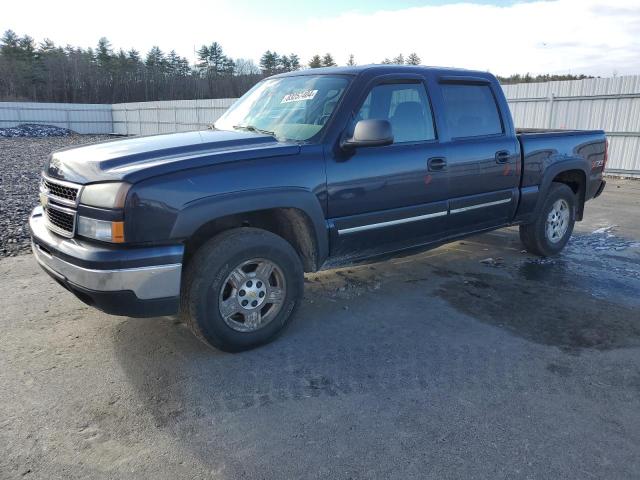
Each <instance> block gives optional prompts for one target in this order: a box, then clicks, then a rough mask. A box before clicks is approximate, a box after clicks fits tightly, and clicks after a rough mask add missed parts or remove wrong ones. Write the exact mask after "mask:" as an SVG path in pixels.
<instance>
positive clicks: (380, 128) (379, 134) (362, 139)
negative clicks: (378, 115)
mask: <svg viewBox="0 0 640 480" xmlns="http://www.w3.org/2000/svg"><path fill="white" fill-rule="evenodd" d="M392 143H393V132H392V131H391V124H390V123H389V121H388V120H379V119H371V120H360V121H359V122H358V123H356V127H355V129H354V130H353V137H351V138H347V139H345V140H343V141H342V145H341V146H342V148H346V149H350V148H358V147H383V146H385V145H391V144H392Z"/></svg>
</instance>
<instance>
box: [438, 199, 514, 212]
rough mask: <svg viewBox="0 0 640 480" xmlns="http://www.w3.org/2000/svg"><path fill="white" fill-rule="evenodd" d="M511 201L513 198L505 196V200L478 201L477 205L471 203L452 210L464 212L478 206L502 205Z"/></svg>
mask: <svg viewBox="0 0 640 480" xmlns="http://www.w3.org/2000/svg"><path fill="white" fill-rule="evenodd" d="M509 202H511V198H505V199H504V200H496V201H495V202H487V203H477V204H475V205H469V206H468V207H462V208H455V209H453V210H451V213H462V212H467V211H469V210H475V209H476V208H484V207H492V206H494V205H501V204H503V203H509Z"/></svg>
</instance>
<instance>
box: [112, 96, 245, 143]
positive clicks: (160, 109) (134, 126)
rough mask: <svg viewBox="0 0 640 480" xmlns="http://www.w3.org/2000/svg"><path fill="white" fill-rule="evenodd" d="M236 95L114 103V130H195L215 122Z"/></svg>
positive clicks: (143, 132)
mask: <svg viewBox="0 0 640 480" xmlns="http://www.w3.org/2000/svg"><path fill="white" fill-rule="evenodd" d="M235 100H236V99H235V98H218V99H212V100H175V101H168V102H137V103H116V104H114V105H112V106H111V107H113V110H112V111H113V133H117V134H120V135H153V134H156V133H171V132H183V131H185V130H198V129H202V128H206V127H207V126H208V125H211V124H212V123H214V122H215V121H216V120H217V119H218V118H220V116H222V114H223V113H224V112H225V110H226V109H227V108H229V107H230V106H231V104H232V103H233V102H234V101H235Z"/></svg>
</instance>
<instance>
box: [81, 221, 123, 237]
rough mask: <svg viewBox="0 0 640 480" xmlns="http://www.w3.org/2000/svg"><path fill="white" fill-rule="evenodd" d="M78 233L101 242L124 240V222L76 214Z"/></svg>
mask: <svg viewBox="0 0 640 480" xmlns="http://www.w3.org/2000/svg"><path fill="white" fill-rule="evenodd" d="M78 235H82V236H83V237H88V238H94V239H96V240H101V241H103V242H112V243H122V242H124V222H110V221H108V220H96V219H95V218H87V217H81V216H78Z"/></svg>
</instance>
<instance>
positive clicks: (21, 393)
mask: <svg viewBox="0 0 640 480" xmlns="http://www.w3.org/2000/svg"><path fill="white" fill-rule="evenodd" d="M0 278H1V279H2V280H1V281H0V312H1V313H0V328H1V329H2V335H0V383H1V385H2V388H1V389H0V478H154V479H159V478H223V479H226V478H228V479H232V478H251V479H254V478H264V479H285V478H340V479H342V478H344V479H347V478H384V479H388V478H398V479H406V478H437V479H447V478H451V479H459V478H475V479H480V478H487V479H492V480H495V479H500V478H535V479H538V478H566V479H570V478H575V479H588V478H607V479H611V478H638V477H640V295H639V294H640V181H631V180H610V182H609V185H608V187H607V189H606V190H605V192H604V194H603V196H602V197H601V198H599V199H597V200H595V201H593V202H590V203H589V204H588V206H587V209H586V216H585V221H584V222H581V223H579V224H578V225H577V228H576V232H575V234H574V237H573V239H572V241H571V243H570V244H569V246H568V247H567V249H566V250H565V251H564V252H563V253H562V255H560V256H558V257H557V258H553V259H545V260H541V259H538V258H536V257H533V256H531V255H528V254H526V253H523V252H522V247H521V246H520V244H519V241H518V235H517V229H515V228H509V229H504V230H500V231H496V232H492V233H489V234H484V235H480V236H477V237H472V238H468V239H466V240H463V241H460V242H456V243H454V244H451V245H447V246H444V247H441V248H438V249H436V250H432V251H428V252H425V253H422V254H418V255H413V256H407V257H403V258H396V259H393V260H389V261H386V262H380V263H375V264H371V265H361V266H357V267H350V268H343V269H340V270H334V271H327V272H321V273H318V274H314V275H308V276H307V278H306V291H305V300H304V302H303V304H302V307H301V308H300V310H299V311H298V315H297V318H296V319H295V321H294V322H293V324H292V325H291V327H290V328H289V329H288V330H287V331H286V333H285V334H284V335H283V336H282V337H281V338H280V339H279V340H277V341H276V342H275V343H273V344H270V345H268V346H265V347H262V348H260V349H257V350H254V351H251V352H245V353H242V354H235V355H233V354H225V353H221V352H217V351H215V350H212V349H210V348H208V347H206V346H205V345H203V344H201V343H200V342H199V341H198V340H196V339H195V338H194V337H193V336H192V335H191V334H190V332H189V331H188V330H187V329H186V328H185V327H184V326H183V325H181V324H180V323H178V322H177V321H176V320H174V319H172V318H157V319H129V318H119V317H111V316H108V315H105V314H102V313H99V312H97V311H95V310H93V309H91V308H89V307H86V306H84V305H83V304H82V303H80V302H79V301H78V300H76V299H74V298H73V297H72V296H71V295H70V294H68V293H67V292H65V291H64V290H63V289H62V288H61V287H59V286H57V285H56V284H55V283H54V282H53V281H51V280H49V279H48V277H46V276H45V275H44V274H43V273H41V272H40V271H39V269H38V267H37V266H36V265H35V264H34V261H33V258H32V257H31V255H21V256H17V257H15V258H5V259H2V260H0Z"/></svg>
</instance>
